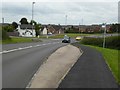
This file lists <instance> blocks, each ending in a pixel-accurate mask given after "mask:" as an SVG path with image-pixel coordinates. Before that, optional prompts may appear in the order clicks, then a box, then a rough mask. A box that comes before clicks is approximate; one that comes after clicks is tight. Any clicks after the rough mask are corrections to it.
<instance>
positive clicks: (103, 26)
mask: <svg viewBox="0 0 120 90" xmlns="http://www.w3.org/2000/svg"><path fill="white" fill-rule="evenodd" d="M102 28H104V35H103V48H105V36H106V23H104V24H103V25H102Z"/></svg>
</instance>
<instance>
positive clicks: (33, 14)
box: [31, 2, 35, 35]
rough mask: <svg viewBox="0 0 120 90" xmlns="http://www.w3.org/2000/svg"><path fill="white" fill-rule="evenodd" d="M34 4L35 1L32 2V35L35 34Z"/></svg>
mask: <svg viewBox="0 0 120 90" xmlns="http://www.w3.org/2000/svg"><path fill="white" fill-rule="evenodd" d="M34 4H35V2H32V22H31V23H32V35H33V17H34Z"/></svg>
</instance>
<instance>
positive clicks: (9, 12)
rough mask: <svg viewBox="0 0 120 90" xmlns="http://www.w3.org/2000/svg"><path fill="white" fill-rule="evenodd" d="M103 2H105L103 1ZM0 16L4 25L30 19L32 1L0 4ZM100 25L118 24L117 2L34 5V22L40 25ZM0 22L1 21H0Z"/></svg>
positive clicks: (41, 3)
mask: <svg viewBox="0 0 120 90" xmlns="http://www.w3.org/2000/svg"><path fill="white" fill-rule="evenodd" d="M104 1H105V0H104ZM1 8H2V12H1V14H0V15H2V16H1V17H3V18H4V21H5V23H12V22H13V21H15V22H17V23H19V21H20V19H21V18H23V17H25V18H27V19H28V21H30V20H31V18H32V1H29V2H24V1H21V2H8V1H6V2H2V7H1ZM66 15H67V24H76V25H78V24H79V23H80V24H101V23H103V22H106V23H117V22H118V2H117V1H114V0H113V1H110V2H108V1H107V0H106V2H100V1H99V2H95V1H92V2H83V1H82V2H78V1H74V0H73V2H48V1H46V2H38V1H36V3H35V4H34V20H35V21H37V22H39V23H41V24H65V19H66V17H65V16H66ZM1 22H2V19H1Z"/></svg>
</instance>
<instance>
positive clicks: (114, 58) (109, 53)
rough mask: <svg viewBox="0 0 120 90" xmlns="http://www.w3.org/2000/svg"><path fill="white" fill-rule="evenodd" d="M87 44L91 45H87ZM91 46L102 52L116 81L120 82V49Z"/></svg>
mask: <svg viewBox="0 0 120 90" xmlns="http://www.w3.org/2000/svg"><path fill="white" fill-rule="evenodd" d="M87 46H90V45H87ZM90 47H92V48H95V49H97V50H98V51H99V52H101V53H102V55H103V57H104V59H105V61H106V63H107V64H108V66H109V68H110V70H111V71H112V73H113V75H114V77H115V79H116V81H117V82H118V83H119V84H120V78H119V75H120V72H118V66H119V65H120V61H118V52H119V51H120V50H115V49H107V48H102V47H97V46H90ZM118 64H119V65H118Z"/></svg>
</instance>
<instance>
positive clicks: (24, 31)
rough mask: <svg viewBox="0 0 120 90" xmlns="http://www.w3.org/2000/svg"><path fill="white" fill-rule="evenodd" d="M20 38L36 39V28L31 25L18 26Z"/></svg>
mask: <svg viewBox="0 0 120 90" xmlns="http://www.w3.org/2000/svg"><path fill="white" fill-rule="evenodd" d="M18 32H19V36H21V37H35V36H36V32H35V27H34V26H32V25H30V24H22V25H18Z"/></svg>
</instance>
